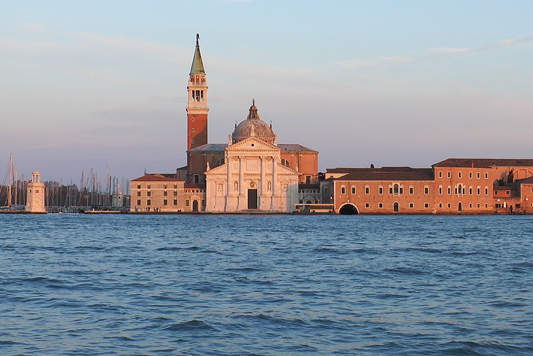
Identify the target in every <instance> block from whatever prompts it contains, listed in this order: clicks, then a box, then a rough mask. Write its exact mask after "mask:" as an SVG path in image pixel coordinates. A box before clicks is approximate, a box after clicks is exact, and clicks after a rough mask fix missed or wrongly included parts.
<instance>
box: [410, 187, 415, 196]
mask: <svg viewBox="0 0 533 356" xmlns="http://www.w3.org/2000/svg"><path fill="white" fill-rule="evenodd" d="M409 194H410V195H413V194H415V188H414V187H409Z"/></svg>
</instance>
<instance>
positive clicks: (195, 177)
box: [194, 174, 200, 184]
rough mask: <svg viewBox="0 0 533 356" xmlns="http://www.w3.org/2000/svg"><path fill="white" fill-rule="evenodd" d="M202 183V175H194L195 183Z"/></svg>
mask: <svg viewBox="0 0 533 356" xmlns="http://www.w3.org/2000/svg"><path fill="white" fill-rule="evenodd" d="M198 183H200V175H199V174H195V175H194V184H198Z"/></svg>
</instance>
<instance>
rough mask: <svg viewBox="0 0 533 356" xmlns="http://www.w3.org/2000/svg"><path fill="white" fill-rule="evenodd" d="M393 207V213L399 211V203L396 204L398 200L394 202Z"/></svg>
mask: <svg viewBox="0 0 533 356" xmlns="http://www.w3.org/2000/svg"><path fill="white" fill-rule="evenodd" d="M393 208H394V212H395V213H397V212H399V211H400V204H398V202H394V205H393Z"/></svg>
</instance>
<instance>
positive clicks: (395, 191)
mask: <svg viewBox="0 0 533 356" xmlns="http://www.w3.org/2000/svg"><path fill="white" fill-rule="evenodd" d="M351 188H352V189H351V191H352V194H355V193H356V187H354V186H352V187H351ZM325 194H327V192H325ZM341 194H346V187H345V186H341ZM369 194H370V186H368V185H367V186H365V195H369ZM378 194H379V195H383V187H382V186H381V185H380V186H379V187H378ZM389 194H390V195H402V194H403V186H400V185H399V184H394V185H393V186H390V187H389ZM413 194H415V187H413V186H410V187H409V195H413ZM428 194H429V186H428V185H426V186H424V195H428Z"/></svg>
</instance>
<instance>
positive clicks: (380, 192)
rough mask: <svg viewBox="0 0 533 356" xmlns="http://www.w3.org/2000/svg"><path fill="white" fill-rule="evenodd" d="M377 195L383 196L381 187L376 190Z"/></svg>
mask: <svg viewBox="0 0 533 356" xmlns="http://www.w3.org/2000/svg"><path fill="white" fill-rule="evenodd" d="M378 194H379V195H383V187H382V186H379V188H378Z"/></svg>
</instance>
